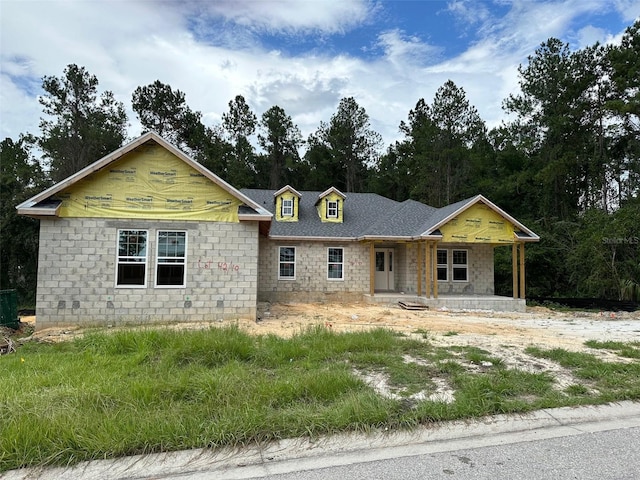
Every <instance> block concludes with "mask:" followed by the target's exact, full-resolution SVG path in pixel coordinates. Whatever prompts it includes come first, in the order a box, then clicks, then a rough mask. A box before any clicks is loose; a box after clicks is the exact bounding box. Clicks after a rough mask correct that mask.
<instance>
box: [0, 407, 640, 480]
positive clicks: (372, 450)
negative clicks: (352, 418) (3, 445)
mask: <svg viewBox="0 0 640 480" xmlns="http://www.w3.org/2000/svg"><path fill="white" fill-rule="evenodd" d="M629 427H640V403H634V402H620V403H615V404H608V405H601V406H587V407H564V408H555V409H547V410H539V411H535V412H532V413H528V414H523V415H496V416H493V417H486V418H482V419H477V420H470V421H455V422H446V423H440V424H434V425H429V426H426V427H423V428H418V429H416V430H413V431H410V432H391V433H389V432H383V431H375V432H372V433H369V434H341V435H335V436H330V437H322V438H319V439H308V438H303V439H285V440H281V441H278V442H272V443H269V444H267V445H263V446H250V447H247V448H243V449H231V448H225V449H220V450H209V449H196V450H188V451H181V452H170V453H161V454H151V455H137V456H133V457H125V458H118V459H113V460H95V461H90V462H83V463H81V464H78V465H76V466H74V467H69V468H31V469H23V470H12V471H9V472H5V473H4V474H1V475H0V478H2V479H3V480H31V479H39V480H54V479H55V480H57V479H60V478H65V479H71V480H74V479H78V480H79V479H82V480H99V479H105V478H109V479H113V480H125V479H126V480H136V479H140V480H141V479H148V478H156V479H157V478H170V477H172V476H180V477H181V478H191V479H194V480H195V479H198V478H211V474H212V473H215V478H216V479H218V480H225V479H227V480H230V479H242V478H252V477H260V476H264V475H267V474H269V475H274V474H277V473H286V472H291V471H296V470H302V469H309V468H314V467H316V466H324V467H326V466H336V465H348V464H351V463H358V462H366V461H373V460H380V459H385V458H399V457H406V456H413V455H419V454H424V453H436V452H445V451H455V450H460V449H463V448H480V447H485V446H492V445H502V444H508V443H518V442H527V441H534V440H540V439H545V438H557V437H564V436H572V435H580V434H584V433H589V432H596V431H605V430H614V429H620V428H629ZM206 472H208V473H206Z"/></svg>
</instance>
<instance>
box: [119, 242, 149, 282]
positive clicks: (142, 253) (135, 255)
mask: <svg viewBox="0 0 640 480" xmlns="http://www.w3.org/2000/svg"><path fill="white" fill-rule="evenodd" d="M148 233H149V232H147V231H146V230H118V261H117V271H116V286H118V287H132V288H140V287H145V286H146V285H147V237H148Z"/></svg>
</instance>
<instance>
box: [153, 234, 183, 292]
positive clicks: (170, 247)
mask: <svg viewBox="0 0 640 480" xmlns="http://www.w3.org/2000/svg"><path fill="white" fill-rule="evenodd" d="M186 246H187V232H171V231H165V230H160V231H158V256H157V262H156V286H157V287H184V286H185V270H186V264H187V263H186V252H187V249H186Z"/></svg>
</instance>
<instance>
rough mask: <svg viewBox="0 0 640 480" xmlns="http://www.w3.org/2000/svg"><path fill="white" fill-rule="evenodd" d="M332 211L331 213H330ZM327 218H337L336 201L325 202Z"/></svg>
mask: <svg viewBox="0 0 640 480" xmlns="http://www.w3.org/2000/svg"><path fill="white" fill-rule="evenodd" d="M332 211H333V213H331V212H332ZM327 218H338V201H337V200H327Z"/></svg>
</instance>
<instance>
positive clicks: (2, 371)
mask: <svg viewBox="0 0 640 480" xmlns="http://www.w3.org/2000/svg"><path fill="white" fill-rule="evenodd" d="M607 348H611V346H608V347H607ZM616 348H617V347H616ZM628 348H635V346H629V347H628ZM620 350H623V348H622V346H621V348H620ZM535 353H536V354H537V355H540V356H546V357H547V358H551V357H553V359H554V361H557V362H559V363H561V364H564V365H567V366H568V368H571V369H574V370H575V371H576V375H577V376H578V377H579V378H581V379H584V380H583V383H584V384H585V385H587V386H589V385H591V383H593V382H596V383H597V384H598V385H599V386H600V388H601V389H602V390H601V391H603V392H607V393H606V394H602V395H600V396H594V395H586V394H585V392H587V387H586V386H581V385H576V386H574V387H571V388H567V389H565V390H564V391H563V392H559V391H557V390H556V389H554V388H553V378H552V377H551V376H549V375H547V374H545V373H536V374H532V373H526V372H521V371H518V370H513V369H508V368H506V367H505V366H504V365H503V364H502V363H501V362H500V361H498V360H497V359H495V358H492V357H491V356H490V355H489V354H488V352H485V351H483V350H480V349H476V348H472V347H450V348H443V347H434V346H432V345H431V344H430V343H429V342H428V341H425V340H424V339H411V338H408V337H404V336H400V335H398V334H397V333H396V332H392V331H390V330H384V329H378V330H372V331H368V332H357V333H335V332H333V331H331V329H327V328H324V327H310V328H308V329H306V330H304V331H301V332H299V333H298V334H296V335H294V336H293V337H292V338H289V339H284V338H280V337H277V336H275V335H266V336H255V337H254V336H250V335H248V334H246V333H244V332H242V331H240V330H239V329H238V328H237V327H233V326H231V327H219V328H210V329H206V330H200V331H179V330H171V329H166V328H165V329H152V328H149V329H131V330H123V331H117V332H112V331H108V332H104V331H93V332H90V333H88V334H86V335H84V336H83V337H82V338H78V339H76V340H74V341H71V342H65V343H59V344H54V345H48V344H36V343H27V344H25V345H24V346H22V347H21V348H20V349H19V351H18V353H17V354H12V355H6V356H3V357H0V385H1V387H2V388H0V471H5V470H9V469H15V468H20V467H27V466H35V465H70V464H74V463H77V462H80V461H83V460H90V459H98V458H114V457H119V456H125V455H133V454H144V453H152V452H162V451H173V450H181V449H190V448H203V447H205V448H206V447H220V446H238V445H244V444H248V443H252V442H265V441H269V440H274V439H279V438H285V437H287V438H291V437H298V436H319V435H323V434H330V433H335V432H341V431H367V430H370V429H376V428H382V427H384V428H408V427H411V426H415V425H418V424H421V423H425V422H430V421H439V420H450V419H459V418H469V417H476V416H482V415H488V414H495V413H507V412H526V411H529V410H533V409H536V408H542V407H551V406H562V405H572V404H578V403H584V402H586V401H589V402H591V403H597V402H600V401H611V400H615V399H623V398H633V399H637V398H639V397H640V380H638V379H639V378H640V375H639V373H640V371H639V369H640V366H639V365H638V364H635V363H627V364H624V365H623V364H604V363H603V362H599V361H597V360H596V359H595V357H593V356H589V355H586V356H584V355H583V356H580V355H577V354H570V353H568V352H561V351H549V352H545V351H542V350H537V351H535ZM408 359H409V360H408ZM482 362H485V363H484V364H483V363H482ZM475 363H479V364H481V365H483V368H481V369H477V368H476V369H475V370H474V371H470V369H469V368H468V367H469V365H471V364H475ZM354 369H356V370H358V371H362V372H367V371H369V372H372V371H373V372H381V373H383V374H384V375H385V376H386V377H387V378H388V379H389V383H390V385H391V386H392V387H393V388H395V389H396V390H397V391H401V392H404V397H402V396H400V397H401V398H400V399H399V400H394V399H389V398H386V397H384V396H383V395H381V394H380V393H378V392H376V391H375V390H374V389H373V388H372V387H370V386H369V385H367V384H366V383H365V382H364V381H363V380H362V379H361V378H360V377H359V376H358V375H356V374H355V373H354ZM436 377H437V378H439V379H440V380H444V381H445V382H446V383H447V384H448V385H450V386H451V387H452V388H453V389H454V390H455V392H456V393H455V399H454V401H453V402H451V403H445V402H442V401H429V400H423V401H404V399H405V398H406V396H409V395H412V394H413V393H416V392H420V391H427V392H432V390H433V388H434V382H433V379H434V378H436ZM425 398H426V397H425Z"/></svg>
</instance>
